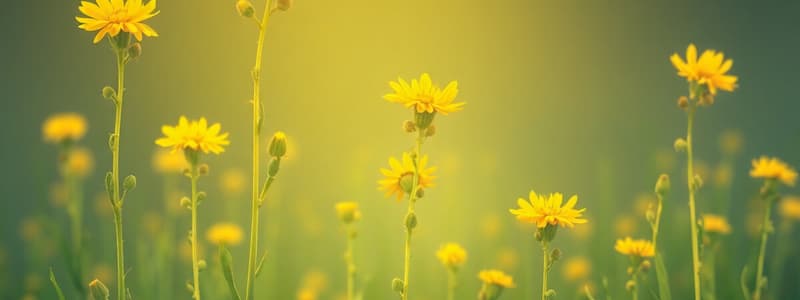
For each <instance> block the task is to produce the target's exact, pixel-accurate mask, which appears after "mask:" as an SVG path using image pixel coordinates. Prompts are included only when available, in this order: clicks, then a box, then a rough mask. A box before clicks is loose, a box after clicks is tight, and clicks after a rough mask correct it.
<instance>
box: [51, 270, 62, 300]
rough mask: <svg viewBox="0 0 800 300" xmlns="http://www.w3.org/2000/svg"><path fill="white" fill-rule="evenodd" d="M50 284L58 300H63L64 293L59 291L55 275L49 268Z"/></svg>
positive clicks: (59, 287)
mask: <svg viewBox="0 0 800 300" xmlns="http://www.w3.org/2000/svg"><path fill="white" fill-rule="evenodd" d="M50 282H51V283H52V284H53V288H55V289H56V295H58V300H64V292H63V291H61V286H59V285H58V280H56V275H55V274H53V268H50Z"/></svg>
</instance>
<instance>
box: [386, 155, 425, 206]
mask: <svg viewBox="0 0 800 300" xmlns="http://www.w3.org/2000/svg"><path fill="white" fill-rule="evenodd" d="M427 165H428V156H427V155H425V156H422V158H421V159H420V162H419V184H418V186H419V188H429V187H433V179H434V178H436V177H435V176H432V175H431V174H432V173H433V172H434V171H436V167H430V168H428V167H427ZM389 166H390V167H391V169H384V168H381V173H382V174H383V176H385V179H382V180H379V181H378V185H379V189H380V190H383V191H386V197H389V196H391V195H396V196H397V201H400V200H402V199H403V195H405V194H409V193H411V190H412V188H413V185H414V183H413V181H414V173H415V171H416V169H417V168H414V160H413V159H411V154H409V153H403V159H402V162H401V161H398V160H397V159H396V158H394V157H390V158H389Z"/></svg>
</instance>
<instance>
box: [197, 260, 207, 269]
mask: <svg viewBox="0 0 800 300" xmlns="http://www.w3.org/2000/svg"><path fill="white" fill-rule="evenodd" d="M197 268H198V269H199V270H200V271H205V270H206V268H208V263H206V260H205V259H201V260H199V261H197Z"/></svg>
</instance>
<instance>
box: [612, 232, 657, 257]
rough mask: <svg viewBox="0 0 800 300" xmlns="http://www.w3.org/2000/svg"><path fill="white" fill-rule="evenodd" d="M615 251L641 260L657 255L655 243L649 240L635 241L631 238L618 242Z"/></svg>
mask: <svg viewBox="0 0 800 300" xmlns="http://www.w3.org/2000/svg"><path fill="white" fill-rule="evenodd" d="M614 249H615V250H617V252H619V253H620V254H623V255H628V256H633V257H639V258H645V257H653V256H655V255H656V250H655V248H653V243H651V242H650V241H648V240H634V239H631V238H630V237H626V238H625V239H619V240H617V243H616V245H614Z"/></svg>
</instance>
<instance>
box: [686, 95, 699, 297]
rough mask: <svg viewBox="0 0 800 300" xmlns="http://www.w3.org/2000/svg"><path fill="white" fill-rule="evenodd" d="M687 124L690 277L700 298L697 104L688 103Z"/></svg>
mask: <svg viewBox="0 0 800 300" xmlns="http://www.w3.org/2000/svg"><path fill="white" fill-rule="evenodd" d="M687 110H688V113H689V114H688V125H687V127H686V128H687V129H686V156H687V159H686V164H687V168H686V177H687V182H688V187H689V215H690V222H691V230H692V277H693V279H694V299H695V300H701V299H700V248H699V243H698V240H697V239H698V238H697V209H696V207H695V206H696V205H695V192H696V188H697V185H696V184H695V180H694V162H693V157H692V125H693V124H694V115H695V112H696V111H697V106H696V105H695V104H694V103H690V104H689V106H688V108H687Z"/></svg>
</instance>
